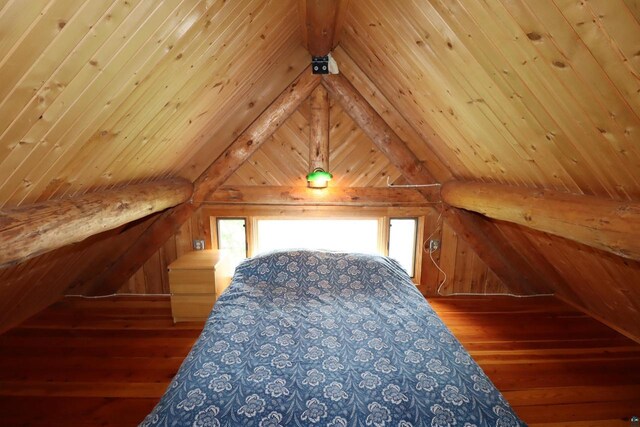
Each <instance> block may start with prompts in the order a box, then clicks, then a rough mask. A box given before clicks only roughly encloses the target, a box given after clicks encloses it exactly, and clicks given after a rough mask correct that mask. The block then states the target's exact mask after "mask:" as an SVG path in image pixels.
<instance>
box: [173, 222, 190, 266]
mask: <svg viewBox="0 0 640 427" xmlns="http://www.w3.org/2000/svg"><path fill="white" fill-rule="evenodd" d="M175 238H176V255H177V257H178V258H180V257H181V256H182V255H184V254H186V253H187V252H191V251H192V250H193V233H192V232H191V221H185V222H184V223H183V224H182V226H180V227H179V228H178V232H177V233H176V234H175Z"/></svg>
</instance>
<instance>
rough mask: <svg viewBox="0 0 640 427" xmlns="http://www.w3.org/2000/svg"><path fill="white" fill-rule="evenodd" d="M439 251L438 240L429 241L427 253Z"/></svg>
mask: <svg viewBox="0 0 640 427" xmlns="http://www.w3.org/2000/svg"><path fill="white" fill-rule="evenodd" d="M438 249H440V240H429V252H433V251H437V250H438Z"/></svg>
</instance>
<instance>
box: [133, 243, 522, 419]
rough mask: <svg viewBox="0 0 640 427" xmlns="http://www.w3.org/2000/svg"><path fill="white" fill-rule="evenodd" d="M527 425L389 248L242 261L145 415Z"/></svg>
mask: <svg viewBox="0 0 640 427" xmlns="http://www.w3.org/2000/svg"><path fill="white" fill-rule="evenodd" d="M315 425H318V426H332V427H345V426H373V427H383V426H393V427H411V426H413V427H417V426H432V427H441V426H442V427H445V426H454V425H455V426H460V427H473V426H476V427H481V426H497V427H511V426H523V425H525V424H524V423H523V422H522V421H521V420H520V419H519V418H518V417H517V416H516V415H515V413H514V412H513V410H512V409H511V408H510V406H509V404H508V403H507V402H506V401H505V399H504V398H503V396H502V395H501V394H500V392H499V391H498V390H497V389H496V388H495V387H494V385H493V384H492V383H491V381H490V380H489V379H488V378H487V376H486V375H485V374H484V372H483V371H482V370H481V369H480V367H479V366H478V365H477V364H476V363H475V362H474V361H473V360H472V359H471V357H470V356H469V354H468V353H467V351H466V350H465V349H464V348H463V347H462V346H461V345H460V343H459V342H458V341H457V340H456V339H455V338H454V336H453V335H452V334H451V332H450V331H449V330H448V329H447V328H446V327H445V326H444V325H443V323H442V321H441V320H440V319H439V318H438V316H437V315H436V314H435V312H434V311H433V310H432V309H431V307H430V306H429V305H428V303H427V302H426V301H425V299H424V297H423V296H422V295H421V294H420V293H419V292H418V291H417V289H416V287H415V286H414V285H413V284H412V283H411V280H410V278H409V277H408V275H407V274H406V273H405V272H404V271H403V270H402V268H401V267H400V265H399V264H398V263H397V262H395V261H394V260H391V259H389V258H385V257H380V256H371V255H361V254H345V253H335V252H318V251H289V252H276V253H271V254H267V255H263V256H258V257H256V258H253V259H250V260H247V261H244V262H243V263H242V264H241V265H240V266H239V267H238V268H237V269H236V273H235V275H234V277H233V280H232V282H231V285H230V286H229V288H228V289H227V290H226V291H225V292H224V294H223V295H221V296H220V298H219V299H218V301H217V302H216V305H215V307H214V309H213V311H212V312H211V315H210V317H209V319H208V321H207V322H206V325H205V327H204V330H203V332H202V335H201V336H200V337H199V339H198V340H197V341H196V343H195V345H194V347H193V348H192V350H191V352H190V353H189V355H188V356H187V358H186V359H185V361H184V363H183V364H182V366H181V367H180V370H179V371H178V373H177V374H176V376H175V378H174V379H173V381H172V382H171V384H170V385H169V387H168V389H167V391H166V393H165V394H164V396H163V397H162V399H161V400H160V402H159V403H158V404H157V406H156V407H155V408H154V410H153V411H152V412H151V413H150V414H149V415H148V416H147V417H146V418H145V420H144V421H143V422H142V424H141V426H145V427H146V426H197V427H204V426H216V427H217V426H223V427H224V426H234V427H235V426H259V427H278V426H315Z"/></svg>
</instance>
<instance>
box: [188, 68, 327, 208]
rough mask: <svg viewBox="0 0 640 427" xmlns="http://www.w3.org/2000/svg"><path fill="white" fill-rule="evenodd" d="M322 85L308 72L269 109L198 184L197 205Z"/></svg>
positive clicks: (209, 169)
mask: <svg viewBox="0 0 640 427" xmlns="http://www.w3.org/2000/svg"><path fill="white" fill-rule="evenodd" d="M319 84H320V77H319V76H317V75H314V74H311V69H310V67H307V68H305V69H304V71H303V72H302V73H301V74H300V75H299V76H298V77H297V78H296V79H295V80H294V81H293V82H292V83H291V84H290V85H289V86H288V87H287V88H286V89H285V90H284V91H283V92H282V93H281V94H280V96H278V98H277V99H276V100H275V101H273V103H271V105H269V106H268V107H267V109H266V110H264V111H263V112H262V114H260V116H259V117H258V118H257V119H256V120H255V121H254V122H253V123H251V125H249V127H248V128H247V129H246V130H245V131H244V132H242V133H241V134H240V136H238V138H236V140H235V141H234V142H233V143H232V144H231V145H230V146H229V147H228V148H227V149H226V150H225V151H224V152H223V153H222V154H221V155H220V156H219V157H218V158H217V159H216V160H215V161H214V162H213V163H212V164H211V165H210V166H209V167H208V168H207V170H205V171H204V172H203V173H202V174H201V175H200V176H199V177H198V179H197V180H196V181H195V183H194V186H195V190H194V192H193V202H194V203H195V204H196V205H197V204H199V203H200V202H202V200H204V199H205V198H206V197H207V195H208V194H209V193H211V192H213V191H214V190H215V189H216V188H218V187H219V186H220V185H222V184H223V183H224V182H225V181H226V180H227V179H229V177H231V175H233V173H234V172H235V171H236V170H237V169H238V168H239V167H240V165H242V163H244V162H245V161H246V160H247V159H248V158H249V157H251V155H252V154H253V153H255V152H256V151H257V150H258V148H260V146H261V145H262V144H263V143H264V142H265V141H266V140H267V139H269V137H271V135H273V133H274V132H275V131H276V130H277V129H278V128H279V127H280V126H281V125H282V124H283V123H284V122H285V121H286V120H287V119H288V118H289V116H290V115H291V114H293V112H294V111H296V110H297V109H298V107H299V106H300V104H301V103H302V102H303V101H304V100H305V99H307V98H308V97H309V95H311V92H312V91H313V90H314V89H315V88H316V87H317V86H318V85H319Z"/></svg>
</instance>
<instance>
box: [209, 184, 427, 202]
mask: <svg viewBox="0 0 640 427" xmlns="http://www.w3.org/2000/svg"><path fill="white" fill-rule="evenodd" d="M432 191H434V192H437V191H439V190H432ZM206 202H213V203H229V204H250V205H313V206H383V207H393V206H426V205H427V204H428V202H427V201H426V200H425V199H424V197H423V196H422V195H421V194H420V193H418V192H417V191H415V190H414V189H411V188H387V187H344V188H340V187H332V186H329V187H328V188H325V189H322V190H316V189H312V188H307V187H280V186H258V185H252V186H223V187H220V188H219V189H218V190H216V191H215V192H214V193H213V194H212V195H211V196H210V197H208V198H207V200H206Z"/></svg>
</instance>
